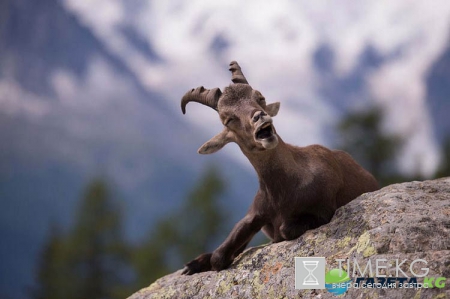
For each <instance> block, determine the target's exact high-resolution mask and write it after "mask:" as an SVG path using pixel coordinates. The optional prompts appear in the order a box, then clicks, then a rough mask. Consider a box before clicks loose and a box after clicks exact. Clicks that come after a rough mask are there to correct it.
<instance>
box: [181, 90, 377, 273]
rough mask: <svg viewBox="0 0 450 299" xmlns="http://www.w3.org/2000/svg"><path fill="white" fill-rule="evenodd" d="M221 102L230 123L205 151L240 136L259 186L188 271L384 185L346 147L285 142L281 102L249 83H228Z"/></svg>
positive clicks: (291, 231)
mask: <svg viewBox="0 0 450 299" xmlns="http://www.w3.org/2000/svg"><path fill="white" fill-rule="evenodd" d="M217 108H218V109H217V110H218V112H219V116H220V119H221V121H222V123H224V125H225V128H224V130H223V131H222V132H221V133H219V134H218V135H216V136H215V137H213V138H212V139H211V140H209V141H208V142H206V143H205V144H204V145H203V146H202V147H201V148H200V149H199V152H200V153H204V154H209V153H213V152H216V151H217V150H220V149H221V148H222V147H223V146H225V145H226V144H227V143H228V142H236V143H237V144H238V145H239V147H240V148H241V150H242V152H243V154H244V155H245V156H246V157H247V158H248V160H249V161H250V163H251V164H252V165H253V167H254V169H255V170H256V173H257V175H258V179H259V189H258V191H257V192H256V196H255V198H254V200H253V203H252V205H251V206H250V209H249V211H248V213H247V214H246V216H245V217H244V218H243V219H242V220H241V221H239V222H238V223H237V224H236V225H235V226H234V228H233V230H232V231H231V233H230V234H229V236H228V237H227V238H226V240H225V241H224V242H223V243H222V245H220V246H219V247H218V248H217V249H216V250H214V252H212V253H205V254H202V255H200V256H199V257H197V258H196V259H194V260H193V261H191V262H189V263H188V264H187V265H186V268H185V269H184V271H183V273H184V274H193V273H198V272H203V271H209V270H216V271H219V270H222V269H225V268H227V267H228V266H229V265H230V264H231V263H232V261H233V259H234V258H235V257H236V256H237V255H238V254H240V253H241V252H242V251H243V250H244V249H245V247H246V246H247V244H248V243H249V242H250V240H251V239H252V237H253V236H254V235H255V234H256V233H257V232H258V231H259V230H261V229H262V231H263V232H264V233H265V234H266V235H267V236H268V237H269V238H270V239H271V240H272V241H273V242H280V241H284V240H293V239H296V238H298V237H299V236H301V235H302V234H303V233H304V232H305V231H306V230H308V229H313V228H316V227H319V226H320V225H323V224H325V223H328V222H329V221H330V220H331V218H332V217H333V215H334V212H335V211H336V209H337V208H339V207H341V206H343V205H345V204H346V203H348V202H350V201H351V200H353V199H355V198H356V197H358V196H359V195H361V194H362V193H365V192H370V191H375V190H377V189H378V188H379V187H378V183H377V181H376V180H375V178H374V177H373V176H372V175H371V174H370V173H369V172H367V171H366V170H365V169H363V168H362V167H361V166H360V165H358V164H357V163H356V162H355V161H354V160H353V159H352V157H351V156H350V155H349V154H347V153H345V152H343V151H333V150H330V149H327V148H325V147H323V146H320V145H310V146H307V147H296V146H292V145H290V144H286V143H284V142H283V140H282V139H281V138H280V136H279V135H278V134H277V133H276V130H275V127H274V126H273V124H272V117H274V116H275V115H276V114H277V112H278V108H279V103H275V104H271V105H266V103H265V99H264V97H263V96H262V95H261V93H260V92H259V91H257V90H253V89H252V88H251V87H250V85H248V84H232V85H230V86H229V87H227V88H225V90H224V93H223V94H222V95H221V97H220V99H219V100H218V105H217ZM267 126H268V127H269V128H270V130H271V132H272V135H271V136H269V137H267V136H266V138H258V132H259V130H260V128H264V127H267Z"/></svg>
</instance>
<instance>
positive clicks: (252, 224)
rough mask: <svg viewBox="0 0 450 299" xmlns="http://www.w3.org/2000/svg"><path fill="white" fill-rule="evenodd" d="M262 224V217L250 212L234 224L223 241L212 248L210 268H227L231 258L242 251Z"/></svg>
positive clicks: (218, 269)
mask: <svg viewBox="0 0 450 299" xmlns="http://www.w3.org/2000/svg"><path fill="white" fill-rule="evenodd" d="M262 226H263V221H262V219H260V218H259V217H256V216H254V215H252V214H247V215H246V216H245V217H244V218H243V219H242V220H241V221H239V222H238V223H237V224H236V225H235V226H234V228H233V230H232V231H231V233H230V234H229V235H228V237H227V239H226V240H225V242H223V243H222V245H220V246H219V248H217V249H216V250H214V252H213V254H212V256H211V266H212V269H213V270H216V271H220V270H222V269H225V268H227V267H228V266H229V265H230V264H231V263H232V262H233V259H234V258H235V257H236V256H237V255H238V254H239V253H241V252H242V251H244V249H245V246H246V245H247V244H248V242H249V241H250V240H251V239H252V238H253V236H254V235H255V234H256V233H257V232H258V231H259V230H260V229H261V228H262Z"/></svg>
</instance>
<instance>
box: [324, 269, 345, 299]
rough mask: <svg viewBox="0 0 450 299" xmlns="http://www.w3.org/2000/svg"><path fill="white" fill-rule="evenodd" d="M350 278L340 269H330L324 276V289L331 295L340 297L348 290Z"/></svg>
mask: <svg viewBox="0 0 450 299" xmlns="http://www.w3.org/2000/svg"><path fill="white" fill-rule="evenodd" d="M349 282H350V277H349V276H348V274H347V272H345V271H344V270H341V269H332V270H331V271H329V272H328V273H327V274H326V275H325V287H326V289H327V290H328V291H329V292H330V293H332V294H333V295H342V294H344V293H345V292H347V290H348V283H349Z"/></svg>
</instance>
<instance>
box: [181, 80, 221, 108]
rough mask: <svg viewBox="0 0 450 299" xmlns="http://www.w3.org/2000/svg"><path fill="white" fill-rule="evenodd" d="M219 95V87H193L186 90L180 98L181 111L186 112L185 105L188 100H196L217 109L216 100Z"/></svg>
mask: <svg viewBox="0 0 450 299" xmlns="http://www.w3.org/2000/svg"><path fill="white" fill-rule="evenodd" d="M221 95H222V92H221V91H220V89H219V88H213V89H206V88H204V87H203V86H200V87H197V88H195V89H194V88H193V89H191V90H189V91H188V92H186V94H185V95H184V96H183V98H182V99H181V111H183V114H186V105H187V103H189V102H197V103H200V104H203V105H205V106H208V107H211V108H213V109H214V110H216V111H217V102H218V101H219V98H220V96H221Z"/></svg>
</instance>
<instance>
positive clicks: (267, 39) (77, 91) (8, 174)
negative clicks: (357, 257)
mask: <svg viewBox="0 0 450 299" xmlns="http://www.w3.org/2000/svg"><path fill="white" fill-rule="evenodd" d="M449 20H450V3H449V2H448V1H444V0H438V1H433V3H430V2H429V1H414V2H411V1H406V0H405V1H396V2H395V3H393V2H392V1H364V2H361V1H359V2H358V3H355V2H354V1H339V2H336V3H329V2H322V1H315V2H314V3H313V2H311V1H288V0H283V1H277V2H276V3H273V4H269V3H261V2H260V1H245V3H242V1H237V0H233V1H214V2H208V1H200V0H197V1H190V2H185V1H179V0H171V1H136V0H132V1H130V0H108V1H96V2H95V4H94V3H93V2H92V1H87V0H60V1H58V0H43V1H30V0H14V1H13V0H4V1H1V2H0V138H1V140H3V141H4V142H2V143H0V200H1V204H2V209H1V210H0V215H1V217H0V224H1V225H0V234H1V235H0V237H2V240H7V241H6V242H3V244H6V245H2V246H0V252H1V260H0V264H1V265H2V266H1V267H0V271H1V272H0V276H1V277H2V280H1V282H0V287H1V289H2V290H5V292H6V293H7V294H6V295H8V294H14V297H15V298H20V296H22V297H25V295H24V294H23V293H22V295H20V294H19V295H17V294H18V292H19V291H18V290H20V289H23V288H24V286H25V285H30V284H31V283H32V280H33V277H32V271H31V270H32V267H31V266H30V265H33V264H34V263H35V259H36V256H37V253H38V252H39V250H40V246H41V244H42V240H43V238H44V237H45V232H46V229H47V226H48V223H49V221H50V220H57V221H60V222H62V223H63V224H66V225H67V224H69V223H70V221H71V219H72V218H71V217H72V213H73V210H74V208H75V203H76V200H77V199H78V198H79V197H80V195H81V191H82V188H83V186H84V184H85V183H86V182H87V181H88V180H89V179H90V178H92V177H94V176H97V175H102V176H106V177H108V178H109V179H110V180H111V181H112V182H114V183H115V184H116V188H117V190H120V195H119V197H122V198H123V199H124V202H126V209H127V216H128V217H127V232H128V233H129V234H130V235H131V236H130V238H131V239H133V238H134V239H136V238H138V237H139V236H140V235H142V234H143V233H145V232H146V230H145V231H143V228H144V229H147V227H148V226H149V225H150V224H151V223H152V222H153V221H154V218H152V219H149V217H148V215H149V214H151V211H160V210H163V212H165V211H168V210H170V209H171V207H172V205H176V204H177V203H178V202H179V201H180V200H181V199H182V198H183V195H184V194H185V193H186V191H187V190H188V189H189V186H190V185H191V184H192V183H193V182H194V181H195V180H196V178H197V177H198V174H199V172H200V171H201V169H203V167H204V165H205V164H211V163H215V164H219V165H220V167H221V168H223V169H224V170H225V175H226V177H227V179H228V180H229V185H230V188H231V189H232V191H231V193H232V194H230V197H231V198H232V201H231V202H230V203H229V206H230V208H231V207H238V208H239V209H245V207H246V206H247V205H248V203H249V202H250V201H251V198H252V193H253V190H254V189H255V186H256V179H255V177H254V174H253V171H252V169H251V168H250V166H249V164H248V162H247V161H246V160H245V158H244V157H243V155H242V154H241V153H240V152H239V149H238V148H237V147H236V146H227V147H226V148H225V149H223V150H222V151H221V152H220V153H218V154H215V155H213V156H208V157H204V156H198V155H197V154H196V150H197V148H198V147H200V145H201V144H202V143H203V142H205V141H206V140H207V139H208V138H210V137H211V136H213V135H214V134H216V133H217V132H219V131H220V130H221V125H220V123H219V121H218V119H217V114H215V113H214V112H213V111H211V109H209V108H206V107H203V106H201V105H194V104H190V105H189V106H188V107H187V110H188V112H187V114H186V115H182V114H181V111H180V105H179V102H180V98H181V96H182V95H183V94H184V93H185V92H186V91H187V90H188V89H190V88H193V87H197V86H200V85H204V86H205V87H207V88H211V87H220V88H223V87H225V86H227V85H228V84H229V83H231V82H230V74H229V71H228V63H229V62H230V61H231V60H237V61H238V62H239V63H240V65H241V66H242V69H243V72H244V73H245V75H246V77H247V79H248V80H249V82H250V84H251V85H252V86H253V87H254V88H256V89H258V90H260V91H261V92H262V93H263V94H264V95H265V97H266V98H267V101H268V102H272V101H281V103H282V104H281V105H282V106H281V110H280V114H279V116H277V117H276V118H275V119H274V121H275V125H276V127H277V131H278V132H279V134H280V135H281V136H282V137H283V139H284V140H285V141H287V142H290V143H293V144H296V145H307V144H312V143H321V144H324V145H328V146H333V144H334V143H335V140H333V134H332V132H333V131H334V125H335V123H336V121H338V119H339V118H340V117H341V116H342V115H343V114H344V113H346V112H348V111H349V110H353V109H361V108H363V107H365V106H367V105H370V104H371V102H376V103H378V104H380V105H383V106H384V107H385V108H386V111H387V112H388V115H387V119H386V123H385V127H386V130H388V131H391V132H395V133H398V134H402V136H405V139H406V140H407V147H406V148H405V151H404V153H402V155H401V157H402V158H401V160H400V164H399V167H400V168H401V169H402V170H403V171H405V172H408V171H415V170H416V167H418V166H417V165H420V169H421V171H422V172H423V173H425V174H429V173H431V172H432V171H434V169H435V168H436V167H437V165H438V163H439V157H440V153H439V150H438V142H440V141H441V140H442V139H443V138H444V137H445V136H446V135H447V134H449V131H450V125H449V122H448V112H449V110H450V107H449V106H448V105H449V104H448V103H449V101H448V94H449V92H448V91H449V90H448V86H450V83H449V78H450V67H449V65H450V62H449V59H448V57H449V55H450V54H449V53H450V46H449V37H450V34H449V29H450V21H449ZM239 213H240V212H239ZM239 213H238V214H236V216H235V217H236V218H238V217H239V216H240V215H242V214H243V212H242V213H240V214H239ZM158 214H164V213H158ZM155 217H157V215H155ZM18 248H19V249H20V250H17V249H18ZM24 273H25V274H24ZM26 273H28V274H26ZM16 295H17V296H16Z"/></svg>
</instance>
